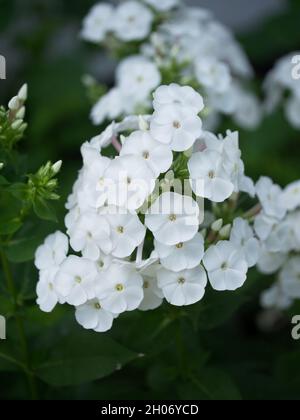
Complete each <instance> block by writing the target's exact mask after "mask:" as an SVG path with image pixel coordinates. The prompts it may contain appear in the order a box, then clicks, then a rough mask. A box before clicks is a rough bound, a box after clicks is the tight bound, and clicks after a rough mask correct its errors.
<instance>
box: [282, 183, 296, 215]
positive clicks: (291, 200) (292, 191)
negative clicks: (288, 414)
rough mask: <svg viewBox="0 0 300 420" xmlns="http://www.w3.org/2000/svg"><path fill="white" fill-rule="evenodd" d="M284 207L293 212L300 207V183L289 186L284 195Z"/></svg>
mask: <svg viewBox="0 0 300 420" xmlns="http://www.w3.org/2000/svg"><path fill="white" fill-rule="evenodd" d="M282 205H283V206H284V208H286V210H288V211H293V210H296V209H297V208H298V207H300V181H296V182H293V183H291V184H289V185H288V186H287V187H286V188H285V189H284V191H283V193H282Z"/></svg>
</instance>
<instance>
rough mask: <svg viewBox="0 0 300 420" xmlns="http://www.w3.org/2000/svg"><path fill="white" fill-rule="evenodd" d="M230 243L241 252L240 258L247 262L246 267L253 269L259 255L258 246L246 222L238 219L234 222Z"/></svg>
mask: <svg viewBox="0 0 300 420" xmlns="http://www.w3.org/2000/svg"><path fill="white" fill-rule="evenodd" d="M230 242H231V243H233V244H234V245H235V246H236V248H237V249H239V250H240V251H241V254H242V258H243V260H245V261H247V264H248V267H254V266H255V265H256V264H257V261H258V259H259V254H260V244H259V241H258V240H257V239H256V238H255V236H254V232H253V229H252V228H251V226H250V225H249V223H248V222H247V221H246V220H244V219H241V218H240V217H238V218H237V219H235V220H234V222H233V226H232V230H231V235H230Z"/></svg>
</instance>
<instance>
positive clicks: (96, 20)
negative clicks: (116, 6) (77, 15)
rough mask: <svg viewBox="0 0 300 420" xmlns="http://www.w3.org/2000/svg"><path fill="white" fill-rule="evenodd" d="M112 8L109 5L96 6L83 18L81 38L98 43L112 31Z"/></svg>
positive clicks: (100, 4)
mask: <svg viewBox="0 0 300 420" xmlns="http://www.w3.org/2000/svg"><path fill="white" fill-rule="evenodd" d="M112 22H113V7H112V6H111V5H109V4H103V3H99V4H96V5H95V6H94V7H93V8H92V9H91V10H90V12H89V14H88V15H87V16H86V17H85V19H84V21H83V28H82V31H81V36H82V38H83V39H85V40H87V41H91V42H94V43H100V42H102V41H104V39H105V38H106V36H107V34H108V33H109V32H110V31H111V30H112V29H113V26H112Z"/></svg>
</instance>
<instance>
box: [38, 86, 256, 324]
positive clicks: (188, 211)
mask: <svg viewBox="0 0 300 420" xmlns="http://www.w3.org/2000/svg"><path fill="white" fill-rule="evenodd" d="M204 106H205V105H204V101H203V98H202V97H201V96H200V94H199V93H198V92H197V91H195V90H194V89H193V88H191V87H188V86H179V85H176V84H172V85H166V86H160V87H159V88H158V89H157V90H156V91H155V92H154V98H153V110H152V113H151V115H148V116H145V117H139V118H137V117H128V118H126V120H125V121H123V122H121V123H112V124H111V125H110V126H108V127H107V129H106V130H105V131H104V132H103V133H101V134H100V135H99V136H97V137H95V138H93V139H92V140H91V141H90V142H87V143H85V144H83V146H82V148H81V153H82V157H83V167H82V169H81V170H80V172H79V174H78V179H77V181H76V182H75V184H74V187H73V191H72V194H71V195H70V196H69V199H68V201H67V204H66V208H67V210H68V213H67V216H66V218H65V225H66V234H65V233H62V232H56V233H54V234H52V235H50V236H49V237H48V238H47V239H46V240H45V242H44V244H43V245H41V246H40V247H39V248H38V250H37V252H36V260H35V264H36V267H37V268H38V269H39V272H40V279H39V282H38V285H37V295H38V301H37V302H38V304H39V306H40V308H41V310H43V311H46V312H51V311H52V310H53V309H54V308H55V306H56V305H57V304H68V305H70V306H72V307H74V310H75V316H76V320H77V321H78V323H79V324H80V325H82V326H83V327H84V328H86V329H91V330H94V331H97V332H104V331H107V330H109V329H110V328H111V327H112V325H113V322H114V320H115V319H116V318H117V317H118V316H120V315H122V314H123V313H124V312H128V311H134V310H142V311H147V310H154V309H156V308H158V307H159V306H160V305H162V303H163V302H164V301H166V302H167V303H168V304H171V305H175V306H185V305H192V304H195V303H197V302H199V301H200V300H202V299H203V298H204V296H205V291H206V289H207V287H212V288H213V289H214V290H216V291H219V292H221V291H235V290H237V289H238V288H240V287H242V286H243V284H244V283H245V281H246V279H247V272H248V269H249V268H250V267H253V266H254V265H255V264H256V263H257V261H258V259H259V258H260V243H259V240H258V237H257V235H256V234H255V232H254V229H253V226H252V225H251V223H249V222H248V221H247V219H246V218H243V217H236V216H235V214H232V223H230V224H228V225H225V226H223V224H224V223H223V221H222V220H216V217H215V216H214V215H213V214H212V212H213V209H214V208H216V207H218V206H226V205H227V204H228V203H229V202H230V200H231V201H232V200H236V197H238V195H239V194H241V193H242V192H246V193H247V194H248V196H249V199H253V198H254V196H255V195H256V194H257V193H259V194H260V188H259V187H256V188H255V185H254V183H253V181H252V180H251V179H250V178H247V177H246V176H245V174H244V164H243V161H242V159H241V151H240V149H239V141H238V133H232V132H229V131H228V132H227V133H226V136H225V137H222V136H219V137H217V136H215V135H214V134H213V133H210V132H207V131H204V130H203V126H202V120H201V118H200V117H199V113H200V112H201V110H202V109H203V107H204ZM110 145H114V146H115V148H116V149H117V151H118V154H117V155H116V156H115V157H113V158H108V157H106V156H105V148H106V147H108V146H110ZM183 179H184V180H185V181H187V184H188V188H187V189H185V188H182V189H178V188H177V187H176V188H175V184H176V181H178V180H179V181H182V180H183ZM204 200H205V207H206V208H207V207H210V208H211V209H212V211H211V212H208V213H207V214H206V213H205V214H203V201H204Z"/></svg>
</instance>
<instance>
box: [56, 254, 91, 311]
mask: <svg viewBox="0 0 300 420" xmlns="http://www.w3.org/2000/svg"><path fill="white" fill-rule="evenodd" d="M97 275H98V272H97V268H96V264H95V263H94V262H92V261H90V260H88V259H85V258H80V257H76V256H74V255H70V256H69V257H68V258H67V259H66V260H65V261H64V262H63V263H62V264H61V266H60V268H59V271H58V273H57V275H56V277H55V288H56V290H57V292H58V293H59V294H60V295H61V296H62V297H63V298H64V299H65V301H66V302H67V303H68V304H69V305H73V306H79V305H83V304H84V303H86V302H87V301H88V300H90V299H94V298H95V281H96V278H97Z"/></svg>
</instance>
